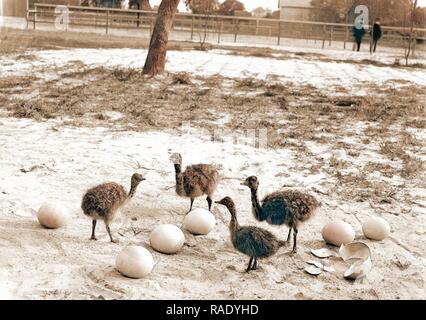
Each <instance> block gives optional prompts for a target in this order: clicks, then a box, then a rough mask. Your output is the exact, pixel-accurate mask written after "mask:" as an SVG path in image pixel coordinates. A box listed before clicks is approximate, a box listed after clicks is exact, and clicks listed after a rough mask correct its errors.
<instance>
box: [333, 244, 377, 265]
mask: <svg viewBox="0 0 426 320" xmlns="http://www.w3.org/2000/svg"><path fill="white" fill-rule="evenodd" d="M339 255H340V257H341V258H342V259H343V261H348V260H351V259H362V260H366V259H368V258H369V257H371V250H370V247H369V246H367V245H366V244H365V243H363V242H352V243H348V244H346V245H345V244H342V245H341V246H340V249H339Z"/></svg>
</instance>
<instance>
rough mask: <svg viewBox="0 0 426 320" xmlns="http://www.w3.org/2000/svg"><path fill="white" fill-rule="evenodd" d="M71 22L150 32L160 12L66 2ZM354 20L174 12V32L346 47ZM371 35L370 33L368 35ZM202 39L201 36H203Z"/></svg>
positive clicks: (43, 11)
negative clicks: (75, 4) (340, 20)
mask: <svg viewBox="0 0 426 320" xmlns="http://www.w3.org/2000/svg"><path fill="white" fill-rule="evenodd" d="M56 7H57V6H56V5H51V4H43V3H36V4H34V9H33V10H28V13H27V23H28V25H30V24H32V25H33V28H34V29H36V28H37V25H43V24H51V23H55V21H56V19H57V18H58V16H59V14H58V13H55V8H56ZM67 8H68V23H67V24H66V28H65V30H68V26H78V27H94V28H104V29H105V33H106V34H108V33H109V32H110V30H111V29H112V28H114V29H139V30H142V31H146V32H149V34H150V35H151V33H152V30H153V25H154V22H155V18H156V15H157V13H156V12H154V11H143V10H133V9H130V10H122V9H114V8H94V7H79V6H67ZM352 28H353V25H351V24H338V23H323V22H314V21H290V20H276V19H265V18H253V17H235V16H232V17H230V16H217V15H211V16H206V15H199V14H189V13H178V14H176V16H175V19H174V22H173V28H172V35H173V34H175V35H178V36H179V37H178V38H179V39H180V40H197V39H203V38H204V37H205V38H206V40H207V41H209V42H211V41H215V42H218V43H220V42H221V41H233V42H239V40H240V39H242V40H247V38H248V37H249V38H250V39H251V42H254V43H256V42H257V40H256V39H259V38H264V39H266V40H268V42H269V43H274V44H277V45H280V44H281V42H282V39H283V38H290V39H306V40H315V41H320V42H322V47H325V46H326V45H329V46H331V44H332V42H336V41H337V42H343V46H344V47H345V48H346V44H347V43H348V42H352V41H353V38H352ZM382 30H383V38H382V42H383V43H385V44H386V45H388V46H404V44H405V43H406V39H407V38H408V37H409V29H408V28H401V27H388V26H383V27H382ZM366 38H368V37H366ZM414 38H415V39H417V41H418V42H422V41H425V40H426V29H425V28H416V29H414ZM200 41H201V40H200Z"/></svg>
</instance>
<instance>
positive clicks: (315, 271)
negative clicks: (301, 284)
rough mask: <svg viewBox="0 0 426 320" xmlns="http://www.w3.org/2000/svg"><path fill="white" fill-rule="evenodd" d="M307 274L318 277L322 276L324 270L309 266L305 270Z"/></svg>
mask: <svg viewBox="0 0 426 320" xmlns="http://www.w3.org/2000/svg"><path fill="white" fill-rule="evenodd" d="M305 272H307V273H309V274H311V275H313V276H317V275H319V274H321V272H322V270H321V269H320V268H317V267H315V266H309V267H306V268H305Z"/></svg>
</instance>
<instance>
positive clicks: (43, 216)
mask: <svg viewBox="0 0 426 320" xmlns="http://www.w3.org/2000/svg"><path fill="white" fill-rule="evenodd" d="M37 219H38V222H39V223H40V224H41V225H42V226H43V227H45V228H48V229H58V228H61V227H64V226H65V225H66V224H67V223H68V220H69V213H68V211H67V210H66V208H64V207H63V206H62V205H61V204H60V203H57V202H45V203H43V204H42V205H41V207H40V209H38V211H37Z"/></svg>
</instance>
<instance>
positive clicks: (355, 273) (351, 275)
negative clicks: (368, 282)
mask: <svg viewBox="0 0 426 320" xmlns="http://www.w3.org/2000/svg"><path fill="white" fill-rule="evenodd" d="M371 267H372V262H371V259H370V257H368V258H367V260H358V261H356V262H355V263H353V264H352V265H351V266H350V267H349V269H348V270H346V271H345V273H344V275H343V276H344V277H345V278H347V279H352V280H358V279H361V278H364V277H366V276H367V274H368V273H369V272H370V270H371Z"/></svg>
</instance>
